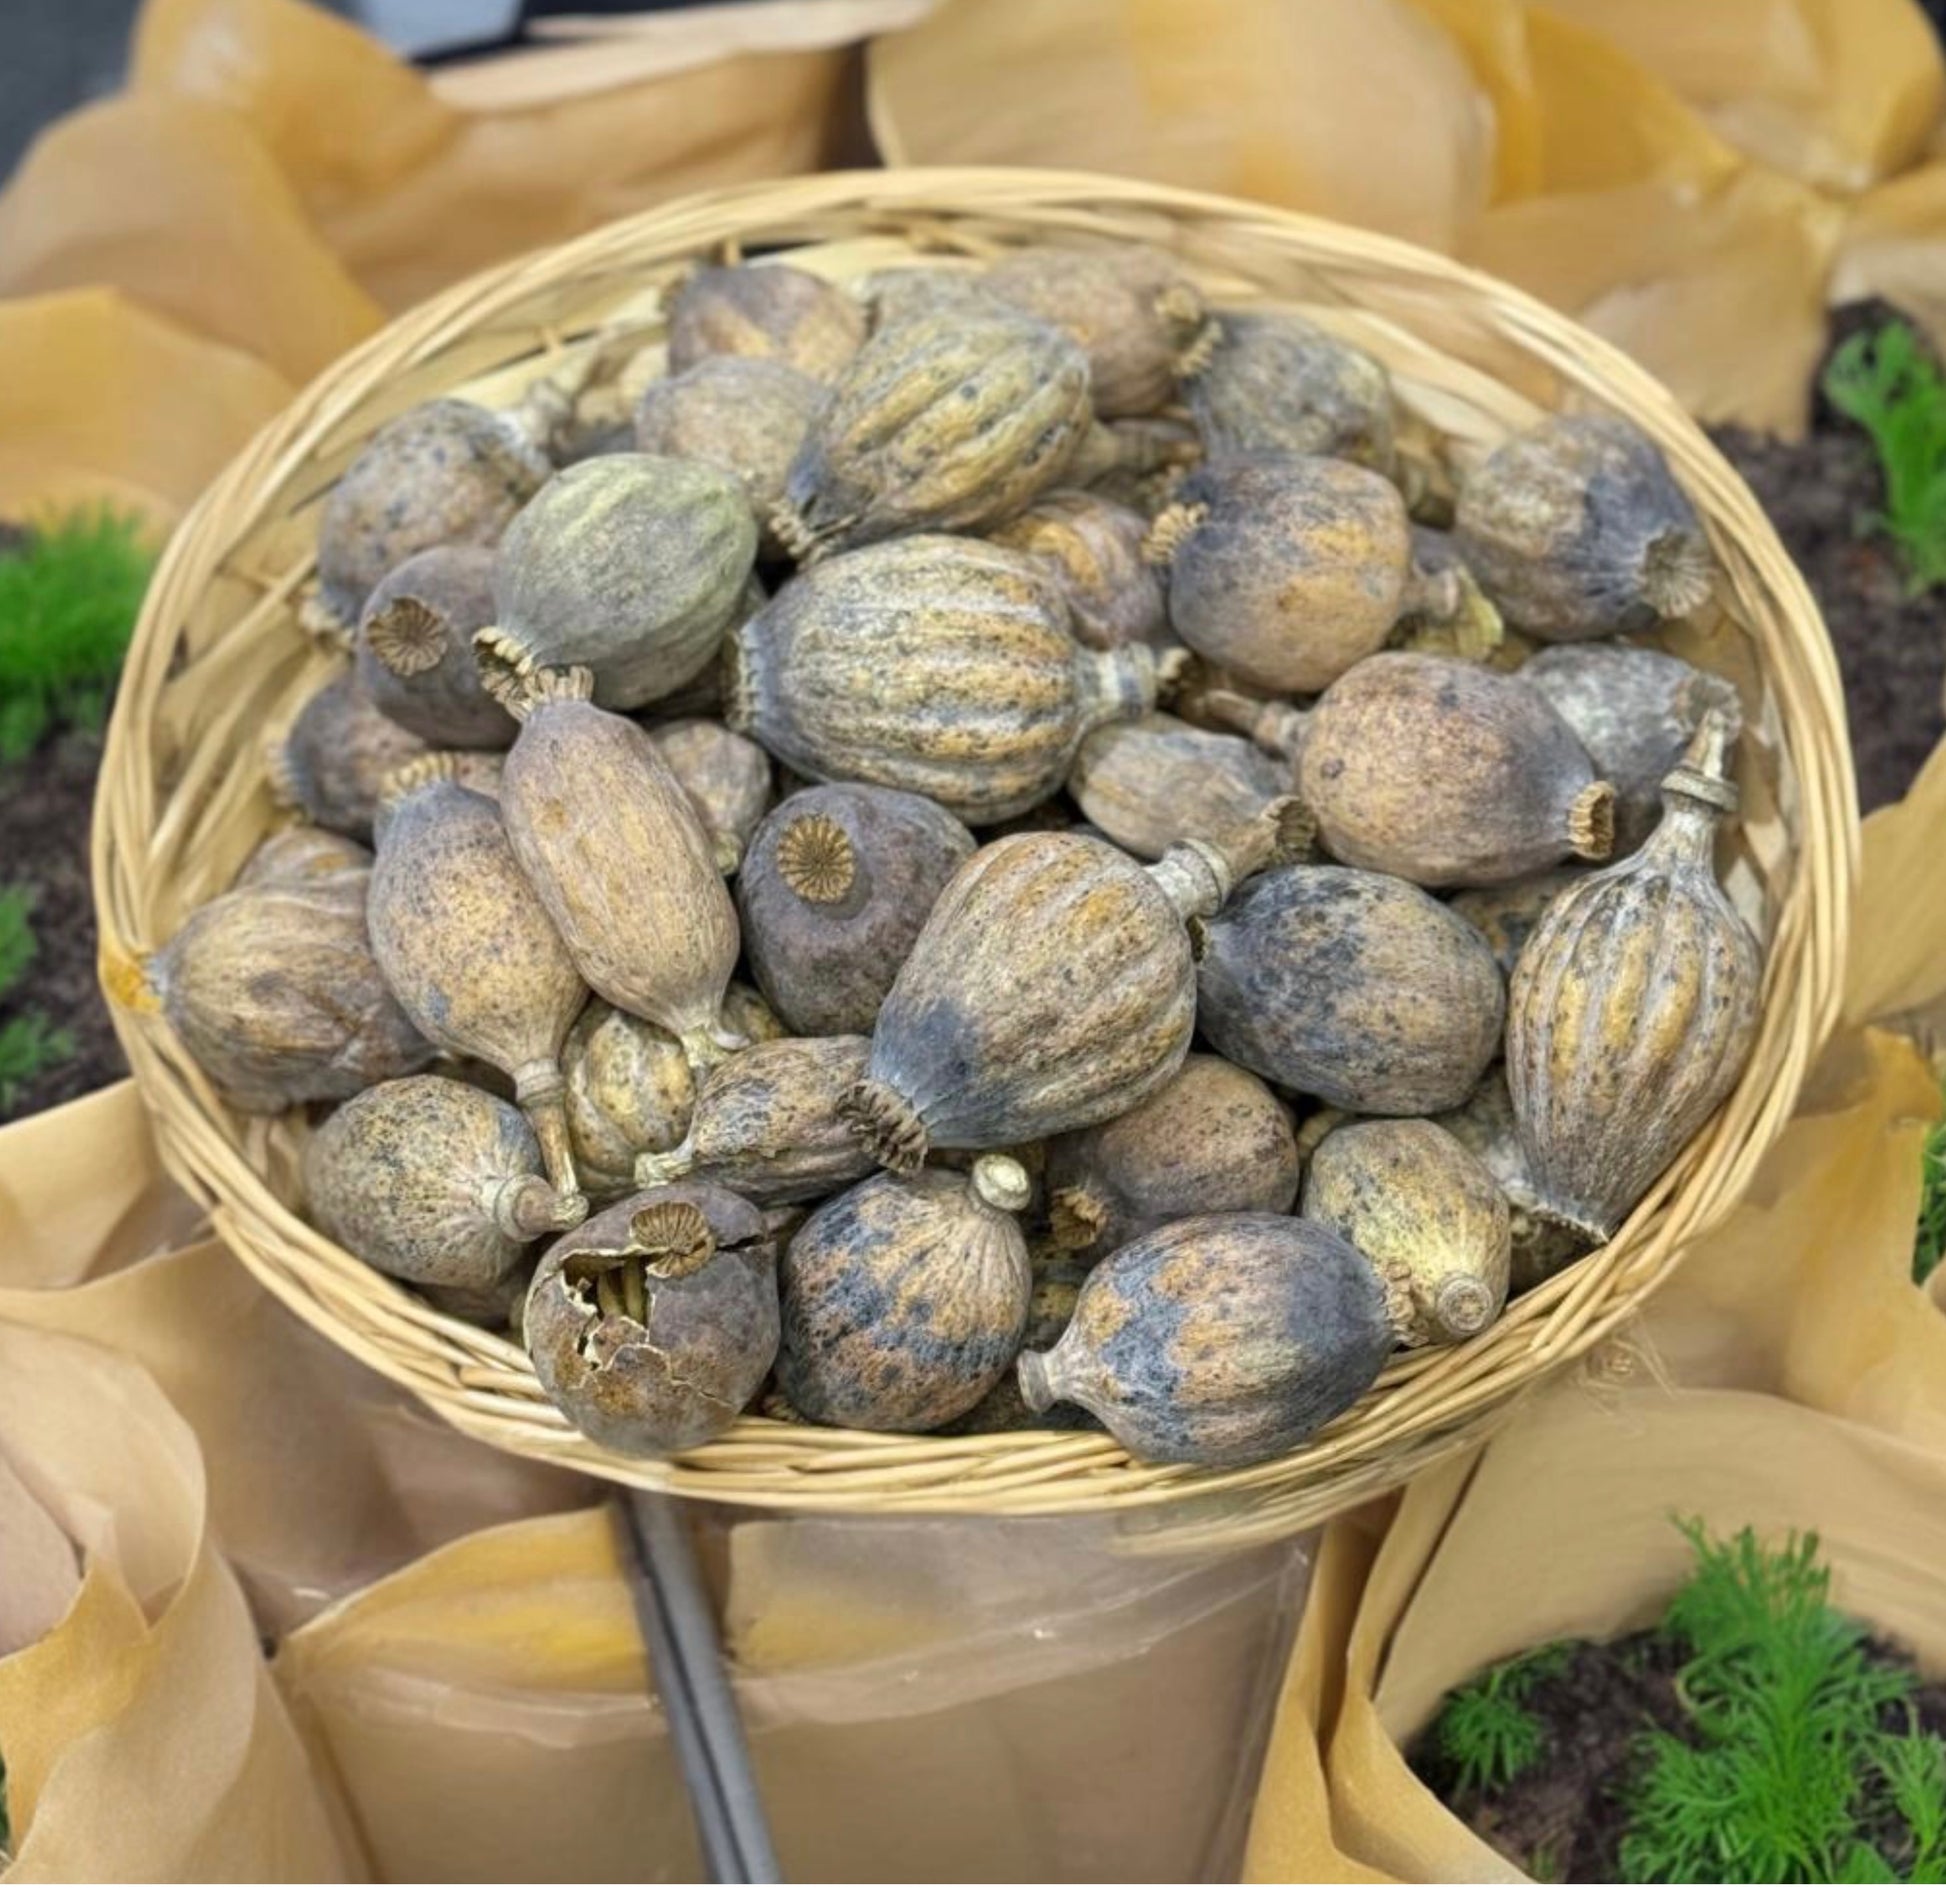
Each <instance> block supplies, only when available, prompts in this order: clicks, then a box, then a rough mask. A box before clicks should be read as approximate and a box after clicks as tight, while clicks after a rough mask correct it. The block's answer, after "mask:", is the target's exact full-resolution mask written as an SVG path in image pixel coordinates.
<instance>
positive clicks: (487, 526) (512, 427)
mask: <svg viewBox="0 0 1946 1894" xmlns="http://www.w3.org/2000/svg"><path fill="white" fill-rule="evenodd" d="M553 471H554V470H553V467H552V465H551V464H550V462H549V461H548V458H547V456H546V455H545V454H544V453H542V452H541V450H540V448H539V447H538V446H537V445H536V444H535V441H534V437H533V431H532V430H531V428H530V427H528V426H527V425H525V424H524V416H523V415H522V414H520V413H518V412H516V413H514V414H496V413H494V412H493V410H492V409H490V408H482V407H479V406H476V405H475V404H474V403H473V402H471V401H457V400H440V401H427V402H424V403H422V404H421V405H420V406H418V407H416V408H409V409H407V410H406V412H405V413H404V414H402V415H400V416H399V417H398V419H397V420H394V421H388V422H387V423H386V424H385V426H383V427H382V428H380V429H379V430H378V432H377V433H376V434H374V435H373V436H372V438H371V439H370V440H369V441H367V442H366V443H365V445H364V446H363V447H362V448H360V449H359V451H358V456H357V458H356V459H355V460H353V461H352V463H351V465H350V466H349V467H347V468H346V469H345V472H344V474H343V476H342V477H341V478H340V480H339V482H338V484H337V485H336V486H335V487H333V488H332V489H331V494H330V497H329V498H328V499H327V500H326V501H325V503H324V512H323V514H322V516H321V517H320V519H319V521H318V580H319V584H320V587H321V589H322V594H323V602H324V604H325V606H326V607H327V608H328V609H329V610H330V611H331V612H332V613H333V614H335V615H336V617H337V618H338V619H339V620H340V621H341V622H342V623H344V624H346V625H351V624H355V623H356V622H357V619H358V614H359V611H360V609H361V608H362V607H363V605H364V603H365V600H366V599H367V598H368V597H369V596H370V595H371V590H372V587H373V586H375V585H376V584H378V582H379V581H380V580H381V579H382V578H384V577H385V575H386V574H387V573H388V572H391V571H394V570H395V569H396V568H397V567H399V566H402V565H403V564H404V563H405V562H406V561H407V560H408V559H410V558H411V557H412V555H413V554H414V553H417V552H424V551H425V550H426V549H427V548H428V547H429V546H491V545H492V544H493V543H494V542H495V541H496V540H498V539H499V537H500V535H501V534H502V533H503V532H505V531H506V528H507V523H508V521H509V520H511V519H512V518H513V516H514V515H515V514H516V513H517V512H518V511H519V510H520V509H521V508H522V507H523V506H525V505H526V504H527V502H528V501H529V500H530V499H532V498H533V497H534V495H535V494H536V493H538V492H539V491H540V489H541V486H542V484H543V483H544V482H545V481H546V479H547V477H548V476H549V474H551V473H552V472H553Z"/></svg>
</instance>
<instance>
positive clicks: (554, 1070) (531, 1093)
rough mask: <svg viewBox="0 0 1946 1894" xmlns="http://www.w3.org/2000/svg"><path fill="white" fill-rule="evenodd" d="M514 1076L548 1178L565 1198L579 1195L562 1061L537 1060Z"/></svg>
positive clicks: (516, 1096) (519, 1101) (518, 1098)
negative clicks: (538, 1143)
mask: <svg viewBox="0 0 1946 1894" xmlns="http://www.w3.org/2000/svg"><path fill="white" fill-rule="evenodd" d="M511 1076H512V1078H513V1082H514V1103H515V1104H517V1105H518V1106H519V1107H520V1109H521V1110H522V1111H523V1112H525V1113H526V1114H527V1122H528V1123H529V1124H530V1125H532V1126H533V1127H534V1136H535V1137H536V1138H537V1139H538V1140H539V1142H540V1147H541V1161H542V1164H543V1166H544V1167H545V1169H546V1171H547V1181H548V1182H549V1183H550V1184H552V1185H553V1186H554V1188H555V1190H556V1191H557V1192H559V1193H560V1195H561V1196H562V1197H564V1198H570V1199H572V1198H578V1197H580V1195H581V1183H580V1180H579V1179H578V1178H577V1177H576V1176H575V1172H574V1147H573V1145H572V1144H571V1143H570V1142H569V1139H568V1112H567V1095H568V1094H567V1082H566V1080H565V1079H563V1078H562V1076H561V1067H560V1064H559V1063H558V1061H556V1060H553V1059H536V1060H534V1061H533V1063H532V1064H530V1065H523V1066H522V1067H521V1068H520V1070H519V1071H517V1072H515V1073H513V1074H512V1075H511ZM583 1214H584V1215H585V1214H586V1212H585V1209H584V1212H583Z"/></svg>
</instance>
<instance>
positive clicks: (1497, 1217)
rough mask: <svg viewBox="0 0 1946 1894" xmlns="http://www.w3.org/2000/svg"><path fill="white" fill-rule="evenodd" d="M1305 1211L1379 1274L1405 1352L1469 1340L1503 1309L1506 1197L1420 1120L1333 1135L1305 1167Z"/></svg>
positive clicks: (1467, 1155) (1371, 1122)
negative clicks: (1411, 1349)
mask: <svg viewBox="0 0 1946 1894" xmlns="http://www.w3.org/2000/svg"><path fill="white" fill-rule="evenodd" d="M1303 1209H1304V1214H1305V1216H1307V1217H1309V1218H1310V1219H1311V1220H1312V1221H1313V1222H1316V1223H1321V1224H1323V1225H1324V1226H1325V1228H1327V1229H1330V1230H1336V1231H1337V1232H1338V1234H1339V1235H1340V1236H1342V1237H1343V1238H1344V1239H1345V1241H1346V1242H1347V1243H1349V1244H1351V1246H1352V1247H1353V1248H1354V1249H1356V1250H1357V1251H1358V1253H1359V1254H1360V1255H1361V1256H1363V1257H1365V1258H1366V1259H1367V1260H1368V1261H1370V1263H1371V1264H1372V1266H1373V1267H1374V1268H1375V1269H1376V1270H1377V1271H1378V1273H1379V1276H1380V1278H1381V1279H1382V1280H1383V1282H1384V1284H1385V1292H1386V1296H1387V1298H1388V1300H1389V1303H1390V1306H1391V1311H1392V1326H1393V1328H1394V1329H1395V1330H1396V1331H1397V1333H1398V1337H1399V1339H1400V1341H1402V1342H1403V1343H1405V1345H1406V1346H1407V1347H1409V1348H1419V1347H1423V1346H1425V1345H1426V1344H1427V1343H1431V1342H1461V1341H1465V1340H1466V1339H1467V1337H1468V1336H1471V1335H1477V1334H1479V1332H1480V1331H1481V1330H1482V1329H1483V1328H1485V1327H1486V1326H1487V1325H1488V1324H1489V1323H1490V1322H1492V1321H1493V1320H1494V1318H1495V1317H1496V1316H1498V1315H1499V1313H1500V1311H1501V1309H1502V1308H1503V1307H1504V1306H1505V1305H1506V1300H1507V1268H1508V1257H1509V1242H1510V1239H1509V1235H1508V1212H1507V1200H1506V1198H1505V1197H1503V1196H1502V1195H1501V1194H1500V1187H1499V1185H1497V1184H1496V1183H1495V1182H1494V1181H1493V1179H1492V1177H1491V1176H1490V1175H1488V1173H1487V1170H1486V1168H1485V1166H1484V1165H1482V1164H1481V1163H1480V1161H1479V1159H1477V1158H1476V1157H1474V1156H1473V1155H1472V1153H1471V1152H1469V1151H1468V1150H1467V1149H1466V1147H1465V1146H1464V1145H1463V1144H1461V1143H1460V1142H1459V1141H1458V1140H1457V1139H1456V1138H1454V1137H1453V1136H1452V1135H1451V1133H1449V1132H1445V1131H1442V1130H1441V1129H1440V1128H1439V1127H1438V1126H1437V1125H1435V1124H1429V1123H1428V1122H1427V1121H1426V1120H1425V1119H1423V1118H1373V1119H1368V1120H1366V1121H1365V1122H1363V1123H1360V1124H1348V1125H1341V1126H1340V1127H1339V1128H1338V1129H1337V1130H1336V1131H1333V1132H1332V1133H1331V1134H1330V1135H1329V1136H1328V1137H1326V1138H1325V1139H1324V1140H1323V1141H1322V1142H1321V1143H1320V1144H1319V1145H1318V1148H1317V1150H1316V1151H1315V1152H1314V1153H1313V1154H1312V1157H1311V1162H1310V1165H1309V1167H1308V1168H1307V1170H1306V1171H1305V1174H1304V1203H1303Z"/></svg>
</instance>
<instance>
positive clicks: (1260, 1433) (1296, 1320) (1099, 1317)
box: [1017, 1211, 1396, 1466]
mask: <svg viewBox="0 0 1946 1894" xmlns="http://www.w3.org/2000/svg"><path fill="white" fill-rule="evenodd" d="M1395 1339H1396V1338H1395V1336H1394V1334H1393V1330H1392V1323H1391V1319H1390V1314H1389V1311H1388V1307H1387V1304H1386V1299H1385V1290H1384V1286H1383V1284H1382V1283H1381V1281H1380V1278H1379V1275H1378V1272H1377V1270H1376V1269H1374V1268H1373V1267H1372V1265H1371V1263H1370V1262H1368V1261H1367V1260H1366V1259H1365V1258H1364V1257H1363V1256H1361V1255H1360V1254H1359V1253H1358V1251H1357V1250H1355V1249H1353V1248H1352V1246H1351V1245H1350V1244H1349V1243H1347V1242H1346V1241H1345V1240H1344V1238H1343V1237H1341V1236H1339V1235H1337V1234H1336V1233H1335V1232H1333V1231H1331V1230H1327V1229H1325V1228H1323V1227H1322V1226H1321V1225H1319V1224H1316V1223H1311V1222H1307V1221H1306V1220H1305V1219H1303V1218H1301V1217H1280V1216H1272V1215H1269V1214H1267V1213H1264V1212H1261V1211H1240V1212H1232V1213H1230V1214H1228V1215H1222V1216H1207V1217H1187V1218H1184V1219H1183V1220H1182V1221H1180V1222H1176V1223H1165V1224H1164V1225H1163V1226H1162V1227H1161V1228H1160V1229H1157V1230H1152V1231H1150V1232H1149V1234H1148V1235H1146V1236H1141V1237H1137V1238H1136V1240H1135V1241H1134V1242H1133V1243H1129V1244H1127V1245H1125V1246H1124V1247H1123V1248H1121V1249H1118V1250H1117V1251H1116V1252H1115V1253H1114V1255H1112V1256H1110V1257H1109V1258H1108V1259H1107V1260H1106V1261H1105V1262H1102V1263H1100V1264H1098V1265H1096V1267H1095V1269H1094V1270H1093V1271H1092V1272H1091V1273H1090V1275H1089V1277H1088V1280H1087V1281H1086V1282H1085V1283H1084V1284H1083V1285H1082V1288H1081V1294H1080V1296H1079V1297H1078V1299H1077V1300H1076V1303H1075V1310H1074V1317H1073V1319H1072V1320H1071V1321H1070V1322H1069V1323H1068V1326H1067V1328H1066V1330H1065V1331H1064V1333H1063V1334H1062V1336H1061V1339H1060V1340H1059V1341H1058V1342H1056V1343H1055V1345H1054V1346H1053V1347H1052V1348H1051V1349H1049V1350H1048V1351H1047V1352H1046V1353H1045V1354H1037V1353H1027V1354H1023V1355H1022V1356H1021V1357H1020V1361H1019V1364H1018V1368H1017V1373H1018V1375H1019V1378H1020V1388H1021V1392H1022V1394H1023V1395H1024V1396H1025V1397H1026V1400H1027V1405H1028V1406H1029V1407H1030V1408H1032V1409H1033V1410H1034V1411H1035V1412H1037V1413H1039V1412H1042V1411H1044V1410H1045V1409H1046V1408H1048V1407H1049V1406H1050V1405H1051V1404H1052V1403H1054V1402H1056V1401H1073V1402H1075V1403H1077V1404H1078V1405H1080V1406H1082V1407H1085V1408H1086V1409H1087V1410H1088V1411H1089V1412H1090V1413H1091V1414H1094V1415H1096V1416H1097V1417H1098V1418H1099V1419H1100V1420H1101V1421H1102V1422H1103V1423H1104V1424H1105V1425H1106V1426H1107V1428H1108V1431H1109V1432H1110V1433H1111V1434H1113V1435H1114V1437H1115V1438H1116V1439H1117V1440H1118V1441H1119V1442H1120V1443H1121V1444H1122V1445H1123V1446H1124V1447H1126V1448H1127V1449H1128V1450H1129V1452H1130V1453H1133V1454H1136V1455H1138V1456H1139V1457H1140V1458H1142V1459H1144V1460H1155V1461H1163V1462H1184V1463H1187V1464H1189V1465H1193V1466H1247V1465H1248V1464H1250V1463H1251V1462H1252V1461H1256V1460H1268V1459H1271V1458H1273V1457H1274V1456H1275V1455H1277V1454H1280V1453H1288V1452H1289V1451H1290V1450H1291V1448H1293V1447H1295V1446H1298V1445H1299V1444H1300V1443H1302V1442H1303V1441H1305V1440H1308V1439H1309V1438H1310V1437H1311V1435H1313V1434H1314V1433H1316V1432H1317V1430H1318V1429H1319V1428H1320V1427H1322V1426H1323V1425H1324V1424H1325V1423H1326V1422H1327V1421H1329V1420H1332V1419H1335V1418H1336V1416H1338V1415H1339V1414H1341V1413H1343V1412H1344V1410H1345V1409H1346V1408H1348V1407H1349V1406H1350V1405H1351V1404H1352V1403H1353V1402H1354V1401H1355V1400H1357V1399H1358V1397H1359V1396H1360V1395H1361V1394H1363V1393H1364V1392H1365V1391H1366V1390H1367V1389H1368V1388H1369V1387H1370V1386H1371V1385H1372V1383H1373V1382H1374V1381H1376V1380H1377V1379H1378V1375H1379V1371H1380V1369H1382V1368H1383V1367H1384V1366H1385V1359H1386V1357H1387V1356H1388V1355H1389V1354H1390V1353H1391V1352H1392V1348H1393V1344H1394V1341H1395Z"/></svg>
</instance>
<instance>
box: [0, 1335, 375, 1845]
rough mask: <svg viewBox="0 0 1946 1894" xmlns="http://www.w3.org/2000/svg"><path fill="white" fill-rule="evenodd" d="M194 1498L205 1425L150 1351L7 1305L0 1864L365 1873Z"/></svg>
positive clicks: (1, 1369) (0, 1509) (0, 1443)
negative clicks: (153, 1363) (45, 1322)
mask: <svg viewBox="0 0 1946 1894" xmlns="http://www.w3.org/2000/svg"><path fill="white" fill-rule="evenodd" d="M204 1500H205V1493H204V1484H203V1461H202V1455H201V1452H200V1450H199V1448H198V1446H197V1442H196V1437H195V1435H194V1434H193V1433H192V1432H191V1431H190V1429H189V1428H188V1427H187V1426H186V1425H185V1424H184V1422H183V1420H182V1418H181V1417H180V1416H179V1415H178V1414H176V1413H175V1412H174V1411H173V1410H172V1409H171V1408H170V1406H169V1404H168V1403H167V1402H166V1401H165V1400H164V1399H163V1397H162V1395H161V1393H160V1391H159V1390H158V1389H157V1387H156V1385H155V1383H154V1382H153V1381H152V1380H151V1379H150V1378H149V1376H148V1375H147V1374H145V1373H144V1372H143V1371H142V1369H141V1368H139V1367H138V1366H136V1365H135V1364H134V1363H133V1362H131V1361H129V1360H127V1359H126V1358H124V1357H122V1356H118V1355H115V1354H113V1353H110V1352H109V1351H108V1350H105V1349H102V1348H98V1347H96V1346H94V1345H93V1344H91V1343H87V1342H82V1341H77V1340H75V1339H73V1338H71V1337H68V1336H61V1335H53V1334H47V1333H41V1332H36V1331H33V1330H28V1329H21V1328H18V1327H14V1326H11V1325H7V1324H6V1323H4V1322H0V1537H3V1538H4V1544H5V1547H6V1554H7V1556H6V1561H5V1577H6V1584H5V1589H6V1592H7V1598H8V1603H7V1606H6V1616H5V1618H4V1620H0V1628H4V1631H5V1636H4V1638H3V1639H0V1741H4V1744H5V1757H6V1764H7V1794H8V1803H9V1811H10V1815H11V1820H12V1825H13V1848H14V1859H13V1862H12V1864H11V1866H10V1867H9V1868H8V1870H7V1872H6V1874H5V1875H4V1876H0V1878H4V1879H6V1880H9V1881H16V1880H17V1881H117V1880H142V1881H158V1880H188V1881H209V1880H243V1881H282V1880H329V1881H337V1880H347V1879H355V1878H358V1877H359V1875H360V1872H361V1864H360V1862H359V1860H358V1858H357V1855H356V1852H355V1846H354V1844H353V1843H352V1842H351V1839H350V1837H349V1834H348V1832H346V1831H343V1830H341V1828H340V1826H339V1825H338V1823H337V1822H336V1821H335V1819H334V1817H333V1814H332V1812H331V1809H330V1805H329V1803H328V1800H327V1798H326V1795H325V1793H324V1792H323V1791H322V1790H321V1788H320V1785H319V1783H318V1781H317V1779H316V1777H315V1776H314V1774H313V1771H312V1767H311V1764H310V1760H309V1758H308V1757H307V1755H306V1753H305V1751H304V1748H303V1745H302V1744H301V1743H300V1742H299V1741H298V1739H297V1736H296V1734H295V1732H294V1731H293V1729H292V1727H291V1724H290V1721H289V1719H288V1716H287V1714H286V1712H285V1710H284V1707H283V1705H282V1703H281V1701H280V1700H279V1698H278V1695H277V1692H276V1689H275V1688H274V1686H273V1685H272V1683H271V1681H270V1677H269V1674H268V1672H267V1671H266V1670H265V1668H264V1662H263V1656H262V1652H261V1649H260V1647H259V1645H258V1641H257V1632H256V1629H255V1627H254V1626H253V1624H252V1623H251V1620H250V1613H249V1610H248V1608H247V1606H246V1605H245V1603H244V1599H243V1594H242V1592H241V1591H240V1590H239V1589H238V1587H237V1584H236V1581H235V1579H234V1578H233V1577H232V1576H231V1574H230V1572H229V1569H228V1567H227V1566H226V1565H225V1564H224V1562H223V1560H222V1558H221V1556H220V1555H219V1554H218V1553H217V1551H216V1549H215V1547H214V1546H213V1544H212V1543H211V1541H210V1538H209V1535H208V1530H207V1520H206V1516H205V1505H204ZM23 1546H28V1547H31V1548H32V1550H31V1552H29V1553H28V1554H27V1555H26V1556H25V1557H24V1558H22V1559H21V1560H20V1561H19V1563H17V1562H16V1549H17V1548H19V1547H23ZM63 1547H65V1548H66V1564H65V1568H64V1566H63V1554H62V1548H63ZM30 1559H31V1562H32V1564H31V1572H32V1576H31V1577H24V1576H23V1573H24V1572H25V1571H27V1569H28V1560H30ZM30 1592H31V1593H32V1600H33V1614H34V1615H33V1616H32V1617H29V1616H26V1615H24V1614H23V1613H22V1609H21V1607H22V1605H23V1602H24V1600H25V1599H26V1597H27V1595H28V1594H29V1593H30Z"/></svg>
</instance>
